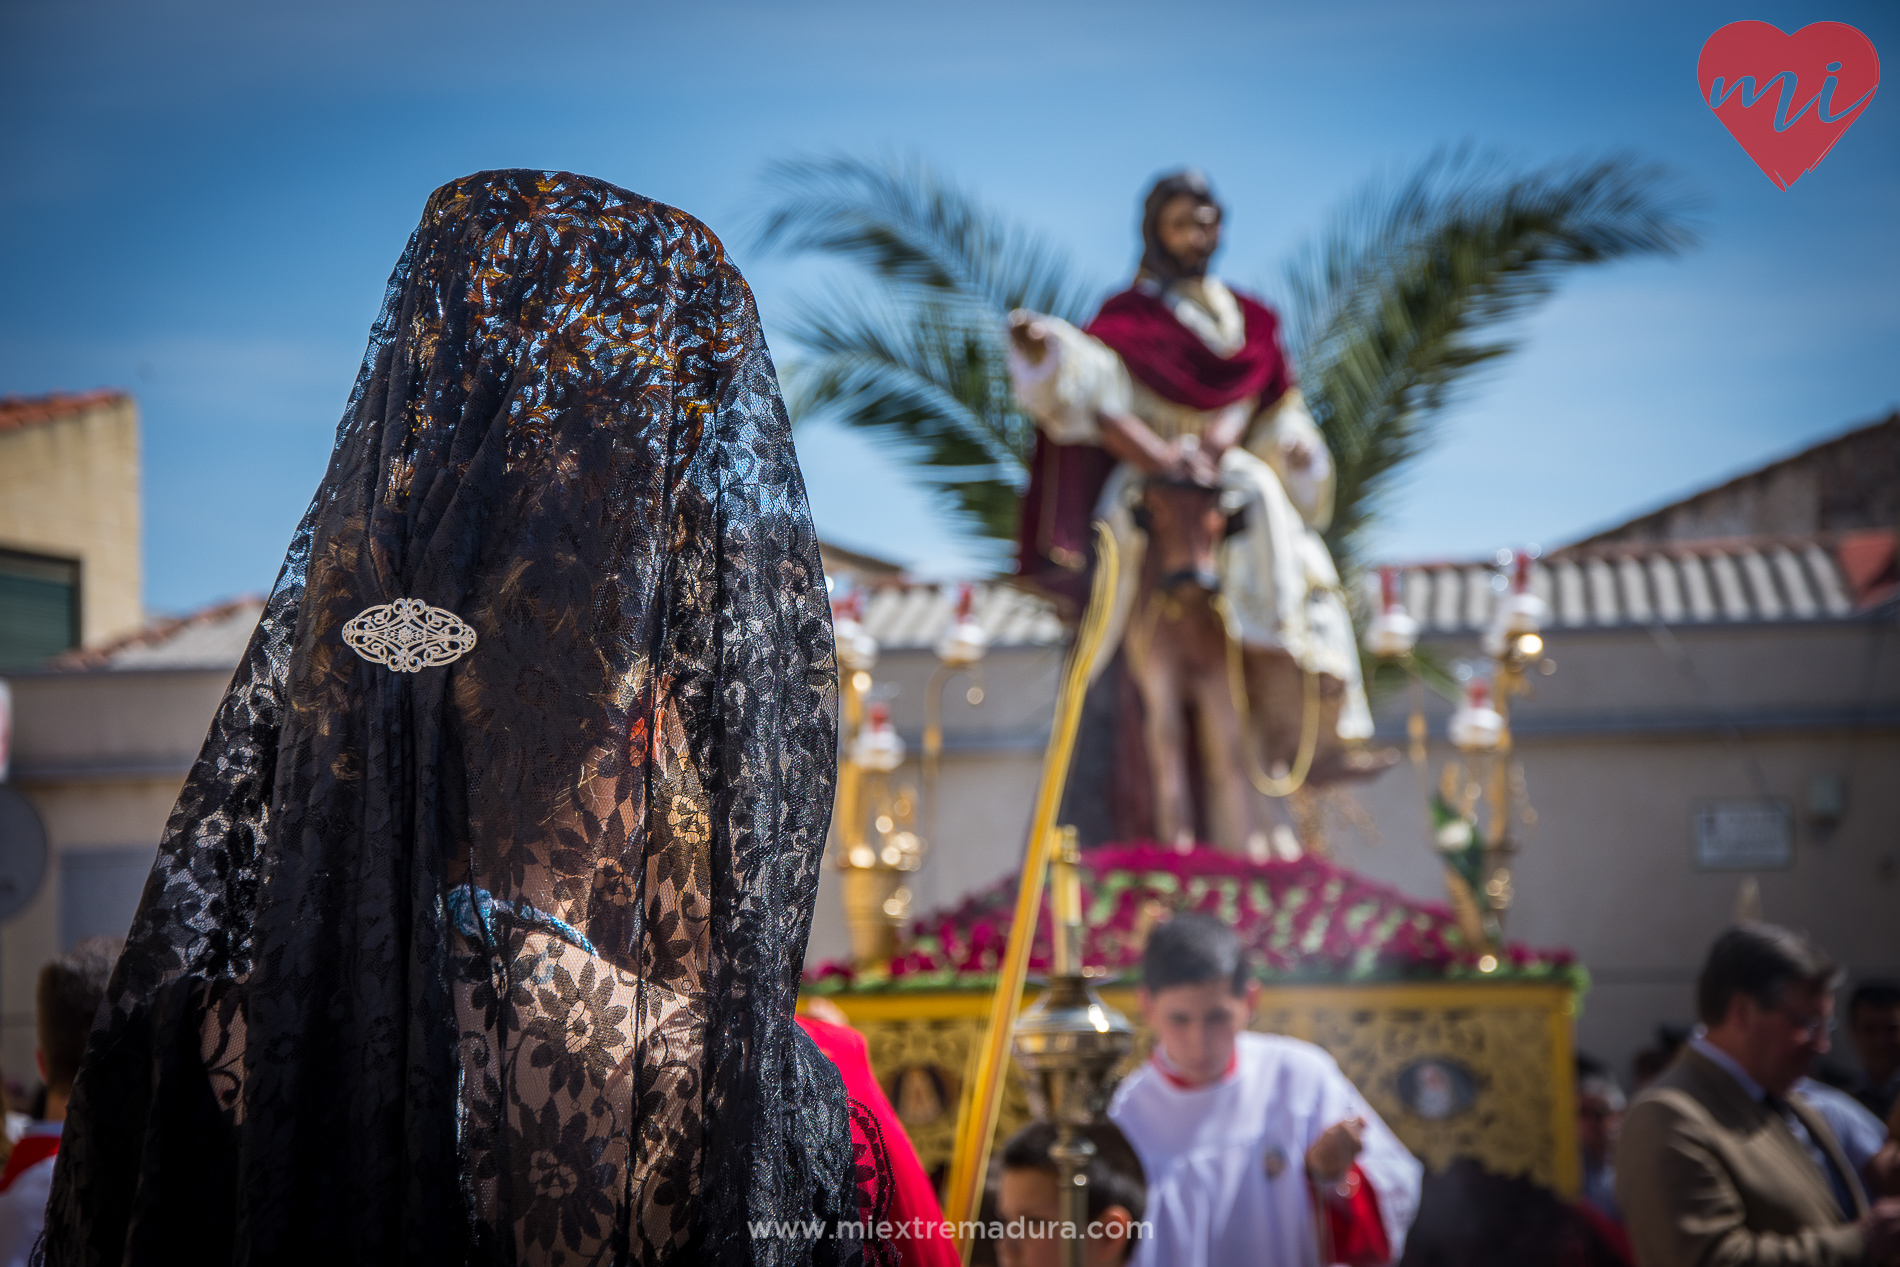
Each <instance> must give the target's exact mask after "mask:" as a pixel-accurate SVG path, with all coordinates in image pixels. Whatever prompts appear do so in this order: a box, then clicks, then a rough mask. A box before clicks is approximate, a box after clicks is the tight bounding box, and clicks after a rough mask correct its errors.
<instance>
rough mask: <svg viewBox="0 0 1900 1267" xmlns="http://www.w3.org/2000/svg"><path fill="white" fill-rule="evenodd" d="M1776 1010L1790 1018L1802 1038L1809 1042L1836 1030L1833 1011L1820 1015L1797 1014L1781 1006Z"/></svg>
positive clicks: (1789, 1020)
mask: <svg viewBox="0 0 1900 1267" xmlns="http://www.w3.org/2000/svg"><path fill="white" fill-rule="evenodd" d="M1776 1011H1779V1012H1781V1014H1782V1015H1783V1016H1785V1017H1786V1018H1787V1019H1788V1022H1789V1023H1790V1024H1791V1025H1793V1026H1794V1028H1795V1032H1796V1033H1798V1034H1800V1035H1801V1037H1802V1039H1804V1040H1805V1041H1807V1042H1810V1043H1811V1042H1813V1041H1814V1040H1815V1039H1817V1038H1819V1037H1820V1036H1821V1035H1823V1034H1832V1033H1833V1032H1834V1014H1833V1013H1832V1012H1827V1013H1824V1014H1822V1015H1820V1016H1796V1015H1795V1014H1794V1013H1793V1012H1789V1011H1786V1010H1784V1009H1781V1008H1777V1009H1776Z"/></svg>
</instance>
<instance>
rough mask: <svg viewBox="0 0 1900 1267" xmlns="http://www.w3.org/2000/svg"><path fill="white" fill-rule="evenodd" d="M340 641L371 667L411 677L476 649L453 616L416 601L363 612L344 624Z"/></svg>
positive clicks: (399, 601) (471, 635) (471, 633)
mask: <svg viewBox="0 0 1900 1267" xmlns="http://www.w3.org/2000/svg"><path fill="white" fill-rule="evenodd" d="M343 641H344V642H346V643H348V644H349V646H350V649H351V650H352V651H354V652H356V654H357V655H360V656H362V657H363V658H364V659H365V660H368V661H369V662H370V663H371V664H380V665H382V666H383V667H384V668H386V669H390V670H392V671H394V672H397V673H415V672H418V671H420V670H422V669H432V668H434V667H435V666H436V665H438V664H448V663H450V662H452V661H455V660H459V659H461V658H462V656H463V655H464V654H465V653H466V652H468V651H469V650H470V649H472V648H473V647H474V646H475V631H474V630H473V629H472V628H470V627H469V625H468V623H467V622H466V621H464V620H463V619H462V618H461V617H460V616H457V615H456V614H455V613H454V612H451V611H443V610H442V609H441V608H440V607H431V606H429V605H428V604H427V603H425V602H423V601H422V600H421V599H419V598H399V599H397V600H396V601H395V602H393V603H379V604H377V605H376V606H375V607H366V608H364V609H363V610H362V611H361V612H359V613H358V614H356V615H355V616H352V617H351V618H350V619H349V620H348V621H346V622H344V625H343Z"/></svg>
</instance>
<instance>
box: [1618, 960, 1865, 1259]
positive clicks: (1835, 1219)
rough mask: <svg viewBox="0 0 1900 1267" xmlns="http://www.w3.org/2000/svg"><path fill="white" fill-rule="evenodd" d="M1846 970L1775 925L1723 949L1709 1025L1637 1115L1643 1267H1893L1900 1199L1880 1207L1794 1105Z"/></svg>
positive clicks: (1631, 1129) (1629, 1203) (1634, 1173)
mask: <svg viewBox="0 0 1900 1267" xmlns="http://www.w3.org/2000/svg"><path fill="white" fill-rule="evenodd" d="M1839 977H1840V973H1839V970H1838V969H1836V968H1835V967H1834V965H1833V964H1832V963H1830V962H1829V961H1828V959H1827V958H1826V956H1825V955H1823V954H1821V952H1820V951H1819V950H1817V949H1816V948H1815V947H1813V946H1812V945H1810V944H1809V943H1808V942H1807V941H1806V940H1804V939H1803V938H1801V937H1799V936H1797V935H1796V934H1794V933H1791V932H1789V931H1788V930H1786V929H1783V928H1776V927H1774V926H1773V925H1769V924H1749V925H1744V926H1742V927H1740V928H1731V929H1729V930H1728V931H1727V932H1725V933H1723V934H1722V936H1721V937H1719V938H1717V939H1716V942H1715V945H1714V946H1713V947H1711V948H1710V950H1709V958H1708V962H1707V963H1705V964H1704V965H1703V968H1702V976H1701V979H1700V980H1699V981H1698V982H1697V984H1696V1010H1697V1012H1698V1013H1699V1014H1700V1015H1701V1018H1702V1027H1701V1028H1699V1029H1698V1030H1697V1032H1696V1034H1695V1036H1694V1037H1693V1038H1691V1039H1690V1040H1689V1044H1688V1046H1687V1047H1686V1048H1684V1050H1683V1052H1682V1054H1681V1055H1680V1056H1679V1057H1678V1058H1677V1060H1676V1062H1675V1064H1673V1065H1672V1066H1670V1068H1669V1070H1668V1071H1667V1072H1666V1073H1664V1074H1663V1075H1662V1077H1660V1078H1658V1079H1657V1080H1656V1081H1655V1082H1653V1083H1651V1084H1650V1086H1649V1087H1648V1088H1647V1089H1646V1090H1645V1091H1644V1092H1643V1094H1642V1095H1641V1096H1640V1097H1639V1098H1638V1099H1637V1101H1636V1103H1635V1104H1633V1105H1632V1106H1630V1110H1629V1114H1628V1116H1627V1117H1626V1118H1625V1119H1624V1122H1623V1133H1622V1138H1621V1139H1620V1141H1619V1142H1618V1146H1617V1151H1616V1191H1617V1199H1618V1201H1619V1202H1620V1203H1621V1204H1622V1207H1623V1215H1624V1219H1625V1223H1626V1225H1627V1227H1628V1229H1629V1233H1630V1241H1631V1243H1632V1244H1633V1246H1634V1247H1635V1250H1636V1261H1637V1263H1638V1264H1639V1267H1714V1265H1716V1264H1720V1265H1722V1267H1730V1265H1733V1267H1744V1265H1748V1267H1757V1265H1759V1267H1768V1265H1769V1264H1775V1265H1776V1267H1837V1265H1838V1267H1848V1265H1849V1264H1870V1265H1871V1267H1886V1265H1887V1264H1890V1263H1895V1262H1900V1200H1885V1201H1881V1202H1880V1203H1879V1204H1877V1205H1874V1206H1872V1207H1869V1205H1868V1202H1867V1197H1866V1194H1865V1193H1864V1192H1863V1191H1862V1190H1861V1186H1860V1179H1859V1176H1857V1175H1856V1174H1855V1173H1854V1171H1853V1167H1852V1166H1850V1165H1849V1164H1848V1163H1847V1159H1846V1158H1845V1157H1844V1156H1842V1154H1841V1149H1840V1145H1839V1143H1837V1142H1836V1140H1835V1139H1834V1135H1833V1133H1832V1132H1831V1131H1829V1129H1828V1127H1827V1123H1826V1122H1825V1121H1823V1120H1822V1118H1821V1115H1820V1114H1818V1113H1816V1112H1815V1111H1814V1110H1813V1109H1812V1108H1810V1107H1809V1106H1808V1105H1807V1104H1806V1103H1804V1102H1803V1101H1802V1100H1801V1099H1800V1098H1799V1097H1798V1096H1793V1095H1791V1094H1790V1092H1791V1090H1792V1088H1793V1087H1794V1084H1795V1083H1796V1082H1798V1081H1800V1080H1801V1077H1802V1076H1803V1075H1804V1074H1806V1073H1807V1071H1808V1067H1809V1066H1810V1065H1811V1064H1812V1063H1813V1062H1814V1058H1815V1057H1816V1056H1819V1055H1821V1054H1823V1053H1824V1052H1826V1051H1827V1049H1828V1031H1829V1030H1830V1029H1831V1028H1832V1027H1833V1012H1834V989H1835V986H1836V984H1837V983H1838V981H1839Z"/></svg>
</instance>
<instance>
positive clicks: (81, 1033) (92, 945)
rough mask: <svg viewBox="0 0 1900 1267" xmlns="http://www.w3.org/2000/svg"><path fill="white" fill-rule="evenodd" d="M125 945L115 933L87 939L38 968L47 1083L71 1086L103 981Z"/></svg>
mask: <svg viewBox="0 0 1900 1267" xmlns="http://www.w3.org/2000/svg"><path fill="white" fill-rule="evenodd" d="M124 946H125V940H124V939H123V938H120V937H88V938H86V939H84V940H83V941H79V942H75V943H74V944H73V948H72V949H71V950H69V951H67V952H66V953H65V954H63V955H61V956H60V957H59V958H57V959H54V960H52V961H51V962H49V963H47V964H46V965H45V966H44V967H42V968H41V969H40V979H39V984H38V987H37V988H36V989H35V991H34V994H33V1004H34V1012H35V1013H36V1015H35V1020H36V1021H37V1022H38V1028H39V1041H40V1052H41V1054H43V1055H44V1056H45V1057H46V1085H47V1086H48V1087H50V1088H53V1089H55V1090H62V1091H64V1090H70V1089H71V1088H72V1085H73V1079H74V1078H75V1077H77V1076H78V1074H79V1058H80V1057H81V1056H83V1055H84V1054H85V1051H86V1038H87V1036H88V1035H89V1034H91V1033H92V1021H93V1018H94V1017H95V1016H97V1015H98V1014H99V1004H100V1003H102V1002H103V1001H104V1000H105V997H106V983H107V982H108V981H110V980H111V979H112V969H113V966H114V965H115V964H117V963H118V962H119V951H120V950H121V949H122V948H123V947H124Z"/></svg>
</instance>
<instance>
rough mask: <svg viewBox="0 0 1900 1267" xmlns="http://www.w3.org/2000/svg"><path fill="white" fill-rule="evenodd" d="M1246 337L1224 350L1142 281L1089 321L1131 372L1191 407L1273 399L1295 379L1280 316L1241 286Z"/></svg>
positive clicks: (1164, 395) (1239, 297)
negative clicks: (1236, 347)
mask: <svg viewBox="0 0 1900 1267" xmlns="http://www.w3.org/2000/svg"><path fill="white" fill-rule="evenodd" d="M1234 300H1235V302H1236V303H1238V304H1239V305H1240V313H1241V316H1242V317H1243V318H1244V320H1245V327H1246V332H1247V337H1246V341H1245V342H1244V343H1242V344H1241V345H1240V350H1239V351H1237V352H1235V353H1234V354H1233V355H1232V356H1221V355H1220V354H1219V353H1217V352H1215V351H1214V350H1213V349H1212V348H1210V347H1208V346H1207V344H1205V343H1203V342H1201V337H1200V336H1199V335H1197V334H1195V333H1194V331H1192V330H1190V329H1188V328H1187V327H1186V326H1184V325H1182V324H1181V323H1180V322H1179V321H1178V320H1176V319H1175V316H1174V310H1173V309H1172V308H1170V307H1169V306H1168V305H1167V304H1166V303H1164V302H1162V300H1161V298H1160V297H1159V296H1158V295H1155V294H1151V293H1149V291H1148V289H1147V288H1145V287H1139V286H1137V287H1131V288H1130V289H1128V290H1124V291H1123V292H1122V293H1121V294H1119V295H1115V296H1113V297H1112V298H1110V299H1109V301H1108V302H1107V303H1105V304H1103V305H1102V310H1101V311H1100V312H1098V313H1096V314H1095V320H1093V321H1091V322H1089V324H1088V327H1087V329H1088V333H1089V334H1092V335H1094V336H1095V337H1096V338H1098V339H1100V340H1101V341H1102V342H1104V343H1106V344H1108V346H1109V347H1111V348H1113V349H1115V352H1116V353H1117V354H1118V355H1119V356H1120V357H1121V358H1122V361H1123V363H1124V364H1126V365H1127V366H1128V372H1129V373H1130V374H1132V375H1133V376H1134V377H1135V378H1136V379H1138V380H1140V381H1141V383H1142V384H1143V385H1144V386H1146V387H1147V388H1148V390H1150V391H1152V392H1153V393H1154V394H1155V395H1157V396H1159V397H1161V398H1162V399H1163V400H1171V401H1173V402H1174V403H1175V404H1177V405H1186V406H1187V407H1188V408H1189V409H1220V408H1222V407H1224V406H1226V405H1231V404H1233V403H1234V402H1235V401H1237V400H1242V399H1244V398H1246V397H1248V396H1258V397H1259V398H1260V403H1261V404H1263V405H1270V404H1272V403H1273V402H1274V401H1276V400H1278V399H1280V397H1281V396H1282V395H1284V394H1285V393H1286V390H1287V388H1289V387H1291V386H1292V385H1293V375H1292V371H1291V370H1290V369H1289V368H1288V367H1287V363H1286V355H1285V354H1284V353H1283V352H1281V350H1280V318H1279V317H1278V316H1277V315H1275V313H1274V311H1273V309H1271V308H1269V307H1267V306H1266V305H1265V304H1263V303H1261V302H1260V301H1259V300H1256V299H1253V298H1251V297H1249V296H1247V295H1243V294H1241V293H1240V292H1239V291H1235V292H1234Z"/></svg>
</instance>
